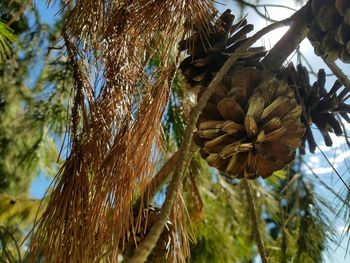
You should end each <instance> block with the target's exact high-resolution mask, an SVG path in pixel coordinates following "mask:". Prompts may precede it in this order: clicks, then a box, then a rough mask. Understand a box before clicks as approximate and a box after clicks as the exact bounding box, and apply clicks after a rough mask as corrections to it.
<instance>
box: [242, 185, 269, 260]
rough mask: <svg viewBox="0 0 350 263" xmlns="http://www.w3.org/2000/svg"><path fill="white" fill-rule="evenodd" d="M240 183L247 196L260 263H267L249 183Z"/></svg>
mask: <svg viewBox="0 0 350 263" xmlns="http://www.w3.org/2000/svg"><path fill="white" fill-rule="evenodd" d="M242 183H243V186H244V189H245V192H246V195H247V200H248V206H249V210H250V215H251V218H252V225H253V232H254V236H255V240H256V243H257V245H258V250H259V254H260V257H261V261H262V262H263V263H269V260H268V258H267V255H266V251H265V246H264V242H263V240H262V238H261V234H260V230H259V222H258V215H257V211H256V207H255V204H254V198H253V195H252V189H251V187H250V184H249V181H248V180H247V179H244V180H243V181H242Z"/></svg>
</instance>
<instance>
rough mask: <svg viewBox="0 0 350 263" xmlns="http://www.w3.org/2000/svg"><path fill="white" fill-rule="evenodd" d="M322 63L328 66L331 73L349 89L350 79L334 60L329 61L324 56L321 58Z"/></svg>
mask: <svg viewBox="0 0 350 263" xmlns="http://www.w3.org/2000/svg"><path fill="white" fill-rule="evenodd" d="M323 61H324V63H326V65H327V66H328V67H329V69H330V70H331V71H332V72H333V74H334V75H335V76H336V77H337V78H338V79H339V80H340V81H341V83H343V85H344V86H345V87H346V88H347V89H348V90H350V80H349V79H348V77H347V76H346V75H345V73H344V72H343V71H342V70H341V68H339V67H338V66H337V64H335V62H334V61H329V60H327V59H326V58H323Z"/></svg>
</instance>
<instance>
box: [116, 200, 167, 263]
mask: <svg viewBox="0 0 350 263" xmlns="http://www.w3.org/2000/svg"><path fill="white" fill-rule="evenodd" d="M139 209H140V208H139V206H136V207H135V208H134V209H133V214H134V216H135V219H136V217H137V216H138V214H139ZM159 214H160V209H159V208H158V207H155V206H152V205H148V206H147V207H146V208H144V209H143V211H142V215H141V216H142V220H141V222H140V224H139V225H137V226H135V228H133V229H130V230H129V231H128V233H127V236H126V237H125V239H126V243H125V245H124V247H123V248H121V249H122V251H123V256H124V257H125V258H126V259H128V258H129V257H131V256H132V254H133V251H134V249H135V248H136V246H137V244H138V243H140V242H141V241H142V240H143V239H144V238H145V237H146V235H147V234H148V232H149V230H150V229H151V227H152V225H153V224H154V223H155V222H156V220H157V217H158V216H159ZM171 241H172V224H171V222H170V221H167V222H166V224H165V227H164V230H163V232H162V234H161V235H160V237H159V239H158V241H157V244H156V248H155V249H153V251H152V253H151V254H150V255H149V257H148V259H147V262H153V263H155V262H165V259H166V257H167V254H168V253H169V251H170V246H171Z"/></svg>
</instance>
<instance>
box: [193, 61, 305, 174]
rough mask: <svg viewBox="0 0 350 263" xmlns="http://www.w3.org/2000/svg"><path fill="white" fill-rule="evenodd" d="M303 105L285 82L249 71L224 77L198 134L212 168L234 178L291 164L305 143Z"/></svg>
mask: <svg viewBox="0 0 350 263" xmlns="http://www.w3.org/2000/svg"><path fill="white" fill-rule="evenodd" d="M301 111H302V109H301V106H299V105H298V104H297V102H296V99H295V95H294V91H293V89H292V88H290V87H289V86H288V85H287V83H286V82H284V81H279V80H277V79H276V78H274V77H273V76H272V74H271V73H269V72H265V71H259V70H257V69H253V68H246V69H243V70H240V71H237V72H234V73H233V74H229V75H226V77H225V78H224V80H223V81H222V83H221V85H219V87H217V89H216V92H215V94H214V95H213V96H212V97H211V98H210V100H209V101H208V103H207V105H206V107H205V108H204V110H203V112H202V114H201V116H200V118H199V120H198V123H197V130H198V131H197V132H196V133H195V135H194V141H195V143H196V144H197V145H198V146H199V147H200V149H201V155H202V157H203V158H205V159H206V160H207V162H208V163H209V165H211V166H214V167H216V168H217V169H218V170H220V171H221V172H223V173H225V174H226V175H228V176H231V177H235V178H248V179H255V178H257V177H259V176H261V177H263V178H266V177H268V176H270V175H271V174H272V173H273V172H274V171H276V170H280V169H282V168H283V167H284V166H285V165H286V164H289V163H290V162H291V161H292V160H293V159H294V155H295V149H296V148H298V147H299V146H300V145H301V138H302V137H303V135H304V125H303V124H302V123H301V122H300V115H301Z"/></svg>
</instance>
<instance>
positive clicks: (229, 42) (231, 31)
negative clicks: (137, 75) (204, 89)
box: [179, 9, 266, 86]
mask: <svg viewBox="0 0 350 263" xmlns="http://www.w3.org/2000/svg"><path fill="white" fill-rule="evenodd" d="M213 19H214V18H213ZM234 19H235V16H234V15H233V14H231V10H229V9H228V10H226V11H225V12H224V13H223V14H222V15H221V16H220V18H219V19H217V21H212V22H211V23H209V24H210V26H209V27H210V28H208V34H207V35H204V34H201V33H200V32H198V31H195V32H194V34H193V35H192V36H191V37H189V38H188V39H186V40H184V41H181V42H180V44H179V48H180V50H187V52H188V54H189V56H188V57H187V58H185V59H184V60H183V61H182V62H181V64H180V68H181V70H182V72H183V74H184V76H185V77H186V80H187V81H188V82H189V83H190V84H191V85H192V86H195V85H197V84H201V85H203V86H206V85H207V84H208V83H209V82H210V81H211V80H212V78H213V77H214V75H215V73H216V72H217V71H218V70H220V68H221V67H222V66H223V65H224V63H225V62H226V60H227V59H228V58H229V56H230V55H231V54H232V53H234V51H235V50H236V49H237V48H238V47H239V46H240V45H241V44H242V43H243V42H244V41H245V40H246V39H247V37H246V34H247V33H249V32H250V31H252V30H253V28H254V26H253V25H251V24H247V20H246V19H243V20H241V21H239V22H238V23H236V24H234V25H233V21H234ZM265 54H266V51H265V48H263V47H256V48H250V49H248V50H247V52H246V54H245V55H243V56H242V57H241V58H240V59H239V60H238V61H237V62H236V63H235V65H234V70H238V69H242V68H245V67H250V66H256V65H257V64H258V62H259V61H260V59H261V58H262V57H263V56H264V55H265Z"/></svg>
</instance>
